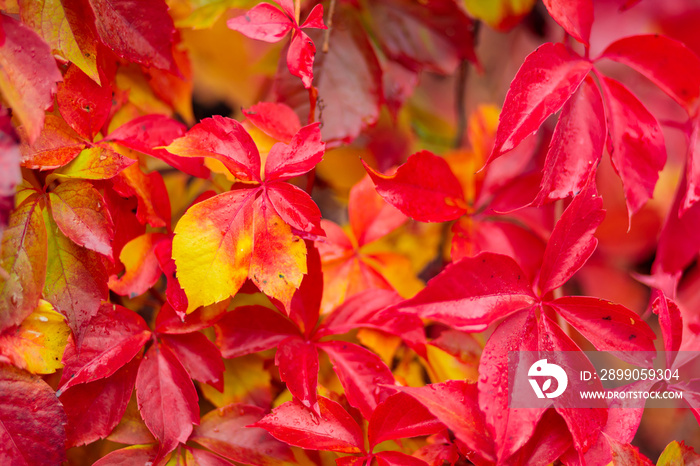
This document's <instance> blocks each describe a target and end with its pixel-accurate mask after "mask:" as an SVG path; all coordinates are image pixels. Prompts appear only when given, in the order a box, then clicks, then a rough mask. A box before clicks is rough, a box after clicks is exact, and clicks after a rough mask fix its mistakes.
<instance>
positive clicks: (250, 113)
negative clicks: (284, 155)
mask: <svg viewBox="0 0 700 466" xmlns="http://www.w3.org/2000/svg"><path fill="white" fill-rule="evenodd" d="M263 5H265V3H262V4H260V5H259V6H263ZM243 114H244V115H245V116H246V118H248V120H249V121H250V122H251V123H253V124H254V125H255V126H256V127H257V128H258V129H259V130H262V131H263V132H264V133H265V134H267V135H268V136H270V137H271V138H274V139H277V140H278V141H282V142H286V143H289V142H290V141H291V140H292V138H293V137H294V135H295V134H297V132H298V131H299V130H300V129H301V122H300V121H299V117H298V116H297V114H296V113H294V110H292V109H291V108H290V107H289V106H288V105H284V104H279V103H275V102H260V103H258V104H255V105H253V106H252V107H249V108H246V109H243Z"/></svg>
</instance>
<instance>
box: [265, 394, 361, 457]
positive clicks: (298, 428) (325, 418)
mask: <svg viewBox="0 0 700 466" xmlns="http://www.w3.org/2000/svg"><path fill="white" fill-rule="evenodd" d="M318 405H319V408H320V409H321V416H318V415H317V414H315V413H314V412H313V411H311V410H310V409H308V408H307V407H305V406H303V405H302V404H301V403H299V402H297V401H288V402H287V403H284V404H283V405H281V406H279V407H277V408H276V409H274V410H273V411H272V414H268V415H267V416H265V417H264V418H262V419H261V420H259V421H258V422H256V423H255V424H253V425H252V426H251V427H262V428H263V429H265V430H266V431H268V432H269V433H270V434H271V435H272V436H273V437H275V438H276V439H278V440H281V441H283V442H285V443H288V444H289V445H293V446H297V447H301V448H304V449H307V450H324V451H337V452H342V453H359V452H360V451H363V450H364V441H363V435H362V429H360V426H358V425H357V423H356V422H355V420H354V419H353V418H352V417H351V416H350V415H349V414H348V413H347V411H345V410H344V409H343V407H342V406H340V405H339V404H338V403H336V402H335V401H332V400H329V399H328V398H324V397H322V396H320V397H318Z"/></svg>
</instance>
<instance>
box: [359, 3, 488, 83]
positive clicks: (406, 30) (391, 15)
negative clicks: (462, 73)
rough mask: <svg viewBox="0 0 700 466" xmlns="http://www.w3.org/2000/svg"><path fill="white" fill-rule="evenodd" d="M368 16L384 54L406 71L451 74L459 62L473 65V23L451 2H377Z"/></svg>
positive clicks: (373, 4) (474, 60)
mask: <svg viewBox="0 0 700 466" xmlns="http://www.w3.org/2000/svg"><path fill="white" fill-rule="evenodd" d="M370 12H371V18H372V21H373V23H374V32H375V33H376V35H377V39H378V41H379V44H380V45H381V47H382V49H383V51H384V52H385V53H386V55H387V56H388V57H389V58H391V59H392V60H395V61H397V62H399V63H401V64H402V65H404V66H406V67H407V68H409V69H412V70H420V69H422V68H425V69H428V70H430V71H434V72H438V73H442V74H451V73H452V72H454V70H455V69H456V68H457V65H458V64H459V62H460V61H461V60H469V61H471V62H474V63H475V62H476V56H475V54H474V42H473V28H474V24H473V21H472V20H471V19H470V18H469V16H467V14H466V13H465V12H464V10H463V9H462V8H460V7H459V6H458V4H456V3H454V2H452V1H449V0H428V1H425V2H421V3H415V2H411V1H408V0H380V1H376V2H372V3H371V5H370Z"/></svg>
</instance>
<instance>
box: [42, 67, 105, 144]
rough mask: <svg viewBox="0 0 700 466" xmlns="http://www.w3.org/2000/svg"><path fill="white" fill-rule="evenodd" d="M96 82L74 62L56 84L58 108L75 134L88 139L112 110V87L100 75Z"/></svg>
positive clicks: (100, 127) (91, 137) (94, 133)
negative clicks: (99, 79)
mask: <svg viewBox="0 0 700 466" xmlns="http://www.w3.org/2000/svg"><path fill="white" fill-rule="evenodd" d="M101 80H102V81H103V82H104V83H105V84H104V85H102V86H101V85H99V84H97V83H96V82H95V81H93V80H92V78H90V77H89V76H88V75H87V74H85V73H84V72H83V71H81V70H80V68H78V67H77V66H76V65H71V66H70V67H69V68H68V71H67V72H66V74H65V75H64V76H63V82H62V83H61V84H59V86H58V95H57V96H56V101H57V102H58V110H59V112H61V116H62V117H63V118H64V119H65V120H66V122H67V123H68V124H69V125H70V126H71V128H73V129H74V130H75V131H76V132H77V133H78V134H79V135H81V136H82V137H84V138H85V139H89V140H92V139H93V138H94V137H95V135H96V134H97V133H99V132H100V130H101V129H102V127H103V125H104V124H105V123H106V122H107V120H108V118H109V116H110V111H111V110H112V87H111V86H110V84H109V80H108V79H107V77H106V76H104V74H102V79H101Z"/></svg>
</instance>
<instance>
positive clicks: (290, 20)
mask: <svg viewBox="0 0 700 466" xmlns="http://www.w3.org/2000/svg"><path fill="white" fill-rule="evenodd" d="M280 5H281V6H282V8H283V10H284V11H280V10H279V9H277V8H275V7H274V6H272V5H270V4H269V3H261V4H259V5H256V6H255V7H253V8H252V9H251V10H249V11H248V12H246V13H245V14H244V15H243V16H238V17H236V18H231V19H229V20H228V22H227V23H226V24H227V25H228V27H229V28H231V29H233V30H234V31H238V32H240V33H242V34H243V35H245V36H247V37H250V38H251V39H257V40H262V41H264V42H279V41H280V40H282V39H283V38H284V36H286V35H287V33H288V32H289V31H290V30H291V31H292V41H291V43H290V45H289V48H288V50H287V67H288V68H289V71H290V72H291V73H292V74H293V75H294V76H298V77H299V78H301V81H302V83H303V84H304V87H306V88H309V87H311V82H312V81H313V78H314V74H313V66H314V55H315V54H316V46H315V45H314V42H313V41H312V40H311V39H310V38H309V36H307V35H306V34H305V33H304V32H302V30H301V29H302V28H316V29H327V28H326V26H325V25H324V24H323V6H322V5H316V6H315V7H314V9H313V10H311V12H310V13H309V16H308V18H307V19H306V21H305V22H304V24H302V25H301V26H300V25H299V23H297V19H296V18H295V17H294V9H293V7H292V6H291V3H288V2H280Z"/></svg>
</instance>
